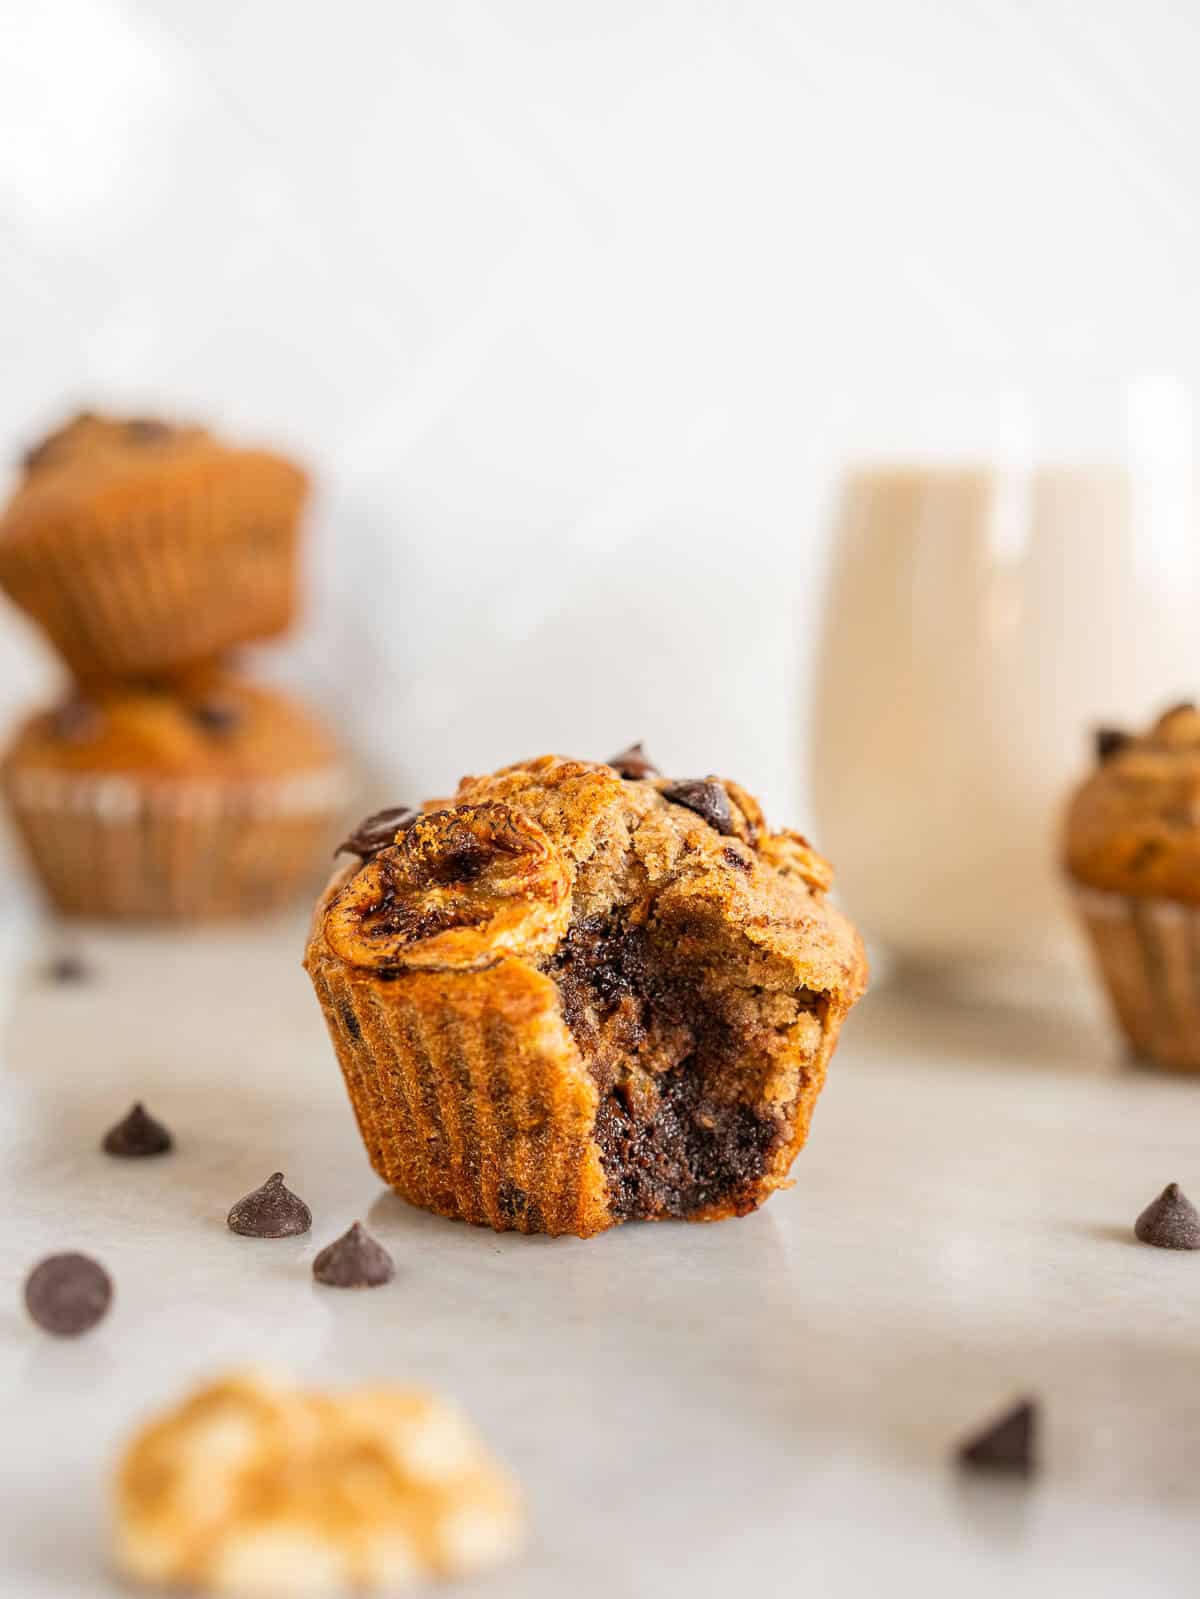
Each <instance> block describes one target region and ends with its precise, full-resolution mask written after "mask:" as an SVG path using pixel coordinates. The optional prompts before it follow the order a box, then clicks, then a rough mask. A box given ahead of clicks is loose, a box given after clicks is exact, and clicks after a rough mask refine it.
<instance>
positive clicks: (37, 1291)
mask: <svg viewBox="0 0 1200 1599" xmlns="http://www.w3.org/2000/svg"><path fill="white" fill-rule="evenodd" d="M111 1303H112V1279H111V1278H110V1277H109V1275H108V1273H107V1272H106V1271H105V1269H104V1267H103V1266H102V1265H101V1264H100V1262H99V1261H97V1260H92V1258H91V1257H90V1256H89V1255H77V1254H73V1253H72V1254H65V1255H47V1257H46V1259H45V1260H43V1261H41V1262H40V1263H39V1264H38V1265H36V1266H35V1267H34V1268H33V1270H32V1271H31V1272H30V1273H29V1276H28V1277H27V1278H26V1279H25V1305H26V1308H27V1309H28V1311H29V1314H30V1315H31V1316H32V1317H33V1319H34V1321H36V1322H37V1324H38V1326H39V1327H42V1328H44V1329H45V1331H46V1332H48V1333H53V1334H54V1336H55V1337H56V1338H78V1336H79V1334H80V1333H85V1332H87V1331H88V1330H89V1329H90V1328H92V1327H94V1326H95V1325H96V1323H97V1322H98V1321H100V1320H101V1318H102V1317H103V1316H104V1315H105V1314H106V1312H107V1311H108V1307H109V1305H110V1304H111Z"/></svg>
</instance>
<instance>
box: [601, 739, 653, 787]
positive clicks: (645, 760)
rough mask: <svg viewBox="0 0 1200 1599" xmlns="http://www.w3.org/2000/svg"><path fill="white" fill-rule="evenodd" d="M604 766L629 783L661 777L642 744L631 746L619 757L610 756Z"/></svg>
mask: <svg viewBox="0 0 1200 1599" xmlns="http://www.w3.org/2000/svg"><path fill="white" fill-rule="evenodd" d="M605 765H606V766H611V767H612V769H613V770H614V771H615V772H616V773H617V774H618V775H619V776H621V777H624V778H627V779H629V781H630V782H637V780H638V779H639V778H642V777H658V776H660V775H661V774H660V773H659V770H658V767H657V766H655V764H654V762H653V761H652V760H650V758H649V756H648V755H647V754H646V750H645V746H644V745H642V744H631V745H630V746H629V748H628V749H627V750H622V751H621V753H620V754H619V755H610V756H609V758H608V760H607V761H606V762H605Z"/></svg>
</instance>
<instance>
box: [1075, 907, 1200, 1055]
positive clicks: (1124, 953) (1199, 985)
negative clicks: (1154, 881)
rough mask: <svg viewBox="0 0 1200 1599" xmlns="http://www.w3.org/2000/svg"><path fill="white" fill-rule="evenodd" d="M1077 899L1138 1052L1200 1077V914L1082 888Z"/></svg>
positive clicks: (1108, 987) (1128, 1035)
mask: <svg viewBox="0 0 1200 1599" xmlns="http://www.w3.org/2000/svg"><path fill="white" fill-rule="evenodd" d="M1073 897H1074V900H1075V905H1076V909H1077V911H1078V914H1079V918H1080V921H1081V922H1082V924H1083V927H1084V930H1085V931H1086V933H1087V936H1088V940H1089V942H1090V944H1091V948H1092V954H1093V957H1094V960H1095V965H1096V968H1097V970H1098V972H1099V974H1100V978H1101V980H1102V982H1103V984H1104V987H1105V989H1106V991H1107V993H1108V997H1109V1000H1110V1002H1111V1004H1112V1008H1113V1012H1114V1014H1115V1016H1116V1019H1117V1022H1118V1024H1119V1026H1120V1028H1121V1031H1122V1032H1123V1033H1124V1035H1125V1037H1126V1038H1127V1039H1128V1041H1129V1044H1130V1047H1131V1048H1132V1050H1133V1052H1134V1053H1135V1054H1136V1055H1138V1056H1140V1057H1141V1058H1143V1059H1144V1060H1147V1061H1151V1062H1153V1063H1154V1064H1156V1065H1159V1066H1164V1067H1166V1068H1168V1069H1169V1070H1172V1071H1180V1072H1200V907H1194V906H1191V905H1185V904H1181V903H1180V902H1179V901H1177V900H1169V899H1146V898H1134V897H1133V896H1130V895H1125V894H1112V893H1105V892H1103V891H1101V890H1098V889H1092V888H1084V887H1082V886H1078V885H1075V886H1074V887H1073Z"/></svg>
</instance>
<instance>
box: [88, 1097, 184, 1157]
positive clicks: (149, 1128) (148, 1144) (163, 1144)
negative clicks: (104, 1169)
mask: <svg viewBox="0 0 1200 1599" xmlns="http://www.w3.org/2000/svg"><path fill="white" fill-rule="evenodd" d="M172 1142H173V1140H172V1138H171V1135H170V1133H169V1132H168V1131H167V1129H166V1128H165V1127H164V1126H163V1124H162V1123H161V1122H159V1121H155V1119H154V1117H153V1116H151V1115H149V1114H147V1111H146V1107H145V1106H144V1105H143V1104H142V1102H141V1100H139V1101H138V1102H137V1104H136V1105H135V1106H134V1107H133V1109H132V1110H131V1111H130V1112H129V1114H128V1116H126V1117H125V1118H124V1119H123V1120H122V1121H119V1122H118V1123H117V1124H116V1126H115V1127H110V1128H109V1129H108V1131H107V1132H106V1133H105V1135H104V1142H103V1144H102V1145H101V1147H102V1149H103V1150H104V1152H105V1154H106V1155H117V1156H119V1157H120V1158H121V1159H122V1160H137V1159H140V1158H141V1157H142V1156H143V1155H165V1154H166V1153H167V1151H168V1150H169V1149H170V1148H171V1145H172Z"/></svg>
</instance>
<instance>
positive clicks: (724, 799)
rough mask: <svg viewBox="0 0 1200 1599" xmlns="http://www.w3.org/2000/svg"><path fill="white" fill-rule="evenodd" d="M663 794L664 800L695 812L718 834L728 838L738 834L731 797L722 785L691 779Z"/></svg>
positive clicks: (672, 786) (696, 778) (677, 784)
mask: <svg viewBox="0 0 1200 1599" xmlns="http://www.w3.org/2000/svg"><path fill="white" fill-rule="evenodd" d="M662 792H663V798H664V799H667V800H670V802H671V804H672V805H683V806H685V807H686V808H687V809H688V810H689V811H695V813H696V815H697V816H702V817H703V818H704V820H705V821H706V822H707V823H708V825H709V826H710V827H715V828H716V830H717V832H718V833H724V835H725V836H726V837H727V838H728V837H730V836H731V835H733V834H734V833H736V832H737V828H736V827H735V826H734V822H733V807H732V806H731V805H730V803H729V795H728V794H727V793H726V792H725V790H724V789H723V788H722V787H721V785H720V783H713V782H710V781H709V780H708V779H705V778H699V777H689V778H685V779H684V780H683V781H682V782H680V783H672V784H671V786H670V787H669V788H664V789H663V791H662Z"/></svg>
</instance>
